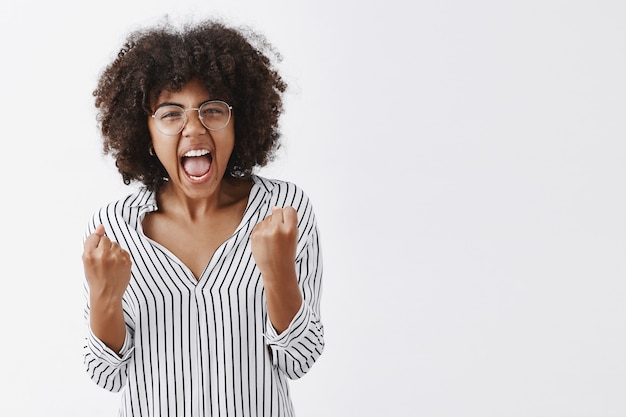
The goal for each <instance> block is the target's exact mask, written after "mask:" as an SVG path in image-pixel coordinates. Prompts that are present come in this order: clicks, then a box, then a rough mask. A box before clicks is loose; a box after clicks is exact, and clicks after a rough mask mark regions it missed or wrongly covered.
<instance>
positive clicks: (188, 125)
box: [183, 109, 208, 134]
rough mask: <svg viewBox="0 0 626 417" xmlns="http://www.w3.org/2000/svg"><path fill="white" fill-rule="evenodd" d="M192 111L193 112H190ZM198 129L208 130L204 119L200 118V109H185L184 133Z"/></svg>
mask: <svg viewBox="0 0 626 417" xmlns="http://www.w3.org/2000/svg"><path fill="white" fill-rule="evenodd" d="M189 112H191V114H189ZM196 130H202V131H206V130H208V129H207V128H206V127H205V126H204V123H202V120H200V109H186V110H185V124H184V125H183V132H187V133H184V134H190V133H192V132H194V131H196Z"/></svg>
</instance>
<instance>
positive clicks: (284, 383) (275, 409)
mask: <svg viewBox="0 0 626 417" xmlns="http://www.w3.org/2000/svg"><path fill="white" fill-rule="evenodd" d="M253 182H254V184H253V186H252V189H251V191H250V196H249V199H248V205H247V208H246V211H245V213H244V215H243V219H242V221H241V223H240V224H239V226H238V227H237V229H236V231H235V232H234V233H233V235H232V236H231V237H230V238H229V239H228V240H226V241H225V242H224V243H222V245H221V246H220V247H219V248H218V249H217V250H216V252H215V254H214V255H213V257H212V258H211V260H210V262H209V264H208V265H207V267H206V269H205V271H204V272H203V274H202V275H201V277H200V278H199V279H196V278H195V277H194V275H193V274H192V272H191V271H190V270H189V269H188V268H187V267H186V266H185V265H184V264H183V263H182V262H181V261H180V260H179V259H177V257H176V256H175V255H173V254H172V253H171V252H170V251H169V250H168V249H167V248H165V247H163V246H161V245H159V244H158V243H157V242H154V241H152V240H150V239H149V238H147V237H146V236H145V235H144V234H143V232H142V228H141V223H142V219H143V218H144V216H145V215H146V213H149V212H151V211H155V210H157V204H156V199H155V194H154V193H153V192H150V191H148V190H147V189H145V188H141V189H139V190H137V191H136V192H135V193H133V194H131V195H129V196H127V197H126V198H124V199H121V200H119V201H116V202H113V203H110V204H108V205H106V206H104V207H102V208H101V209H100V210H99V211H97V212H96V213H95V215H94V216H93V218H92V219H91V221H90V222H89V225H88V228H87V235H88V234H91V233H93V232H94V230H95V228H96V226H97V225H98V224H103V225H104V226H105V230H106V233H107V236H108V237H109V238H110V239H111V240H114V241H116V242H118V243H119V244H120V246H121V247H122V248H124V249H126V250H127V251H128V252H129V253H130V255H131V258H132V263H133V265H132V273H131V280H130V284H129V286H128V288H127V289H126V292H125V294H124V297H123V309H124V318H125V322H126V339H125V341H124V346H123V347H122V350H121V351H120V352H113V351H112V350H111V349H109V348H108V347H107V346H106V345H104V343H102V341H100V340H99V339H98V338H97V337H96V336H95V335H94V334H93V332H92V331H91V330H90V329H89V325H88V323H89V295H88V291H89V287H88V285H87V283H86V281H84V282H85V283H84V287H85V296H86V301H87V303H86V308H85V318H86V320H87V328H88V331H87V336H86V345H85V348H84V360H85V365H86V368H87V373H88V375H89V376H90V378H91V379H92V380H93V381H94V382H95V383H96V384H98V385H99V386H100V387H102V388H104V389H107V390H109V391H113V392H118V391H121V405H120V412H119V415H120V416H137V417H138V416H142V417H152V416H154V417H168V416H169V417H174V416H176V417H183V416H184V417H204V416H293V415H294V411H293V406H292V403H291V400H290V396H289V387H288V379H296V378H299V377H301V376H302V375H304V374H305V373H306V372H307V371H308V370H309V369H310V368H311V366H312V365H313V363H314V362H315V361H316V360H317V358H318V357H319V356H320V355H321V353H322V350H323V348H324V335H323V333H324V330H323V326H322V323H321V321H320V293H321V285H322V258H321V253H320V246H319V234H318V229H317V225H316V221H315V215H314V213H313V209H312V206H311V204H310V202H309V199H308V198H307V196H306V195H305V194H304V193H303V192H302V190H301V189H299V188H298V187H297V186H295V185H294V184H292V183H288V182H283V181H277V180H269V179H266V178H263V177H260V176H254V177H253ZM273 206H279V207H286V206H293V207H294V208H295V209H296V210H297V212H298V230H299V236H298V245H297V251H296V254H297V257H296V271H297V275H298V282H299V286H300V290H301V292H302V296H303V303H302V306H301V308H300V310H299V311H298V312H297V313H296V315H295V317H294V318H293V320H292V322H291V324H290V325H289V327H288V328H287V329H286V330H285V331H284V332H282V333H281V334H277V332H276V331H275V329H274V328H273V327H272V325H271V323H270V321H269V319H268V315H267V306H266V303H265V296H264V290H263V280H262V278H261V274H260V272H259V270H258V268H257V267H256V264H255V262H254V258H253V257H252V252H251V250H250V233H251V232H252V229H253V227H254V226H255V225H256V224H257V223H258V222H260V221H262V220H263V219H264V218H265V217H266V216H267V215H269V214H271V208H272V207H273ZM85 237H86V236H85Z"/></svg>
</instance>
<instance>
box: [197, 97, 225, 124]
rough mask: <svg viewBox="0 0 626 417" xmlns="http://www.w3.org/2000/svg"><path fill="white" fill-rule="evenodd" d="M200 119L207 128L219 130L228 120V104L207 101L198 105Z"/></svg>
mask: <svg viewBox="0 0 626 417" xmlns="http://www.w3.org/2000/svg"><path fill="white" fill-rule="evenodd" d="M200 120H202V124H203V125H204V126H205V127H206V128H207V129H209V130H220V129H223V128H225V127H226V125H228V122H229V121H230V106H229V105H228V104H226V103H224V102H223V101H209V102H206V103H204V104H203V105H202V106H200Z"/></svg>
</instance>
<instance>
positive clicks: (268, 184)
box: [253, 175, 311, 212]
mask: <svg viewBox="0 0 626 417" xmlns="http://www.w3.org/2000/svg"><path fill="white" fill-rule="evenodd" d="M253 180H254V183H255V185H256V186H257V188H258V189H260V191H261V192H263V193H264V194H266V196H267V197H268V203H269V204H271V205H274V206H279V207H287V206H291V207H293V208H295V209H296V210H297V211H298V212H303V211H306V210H309V209H310V206H311V201H310V199H309V196H308V195H307V194H306V192H305V191H304V190H303V189H302V188H301V187H300V186H298V185H296V184H294V183H293V182H290V181H285V180H280V179H270V178H265V177H261V176H258V175H255V176H254V177H253Z"/></svg>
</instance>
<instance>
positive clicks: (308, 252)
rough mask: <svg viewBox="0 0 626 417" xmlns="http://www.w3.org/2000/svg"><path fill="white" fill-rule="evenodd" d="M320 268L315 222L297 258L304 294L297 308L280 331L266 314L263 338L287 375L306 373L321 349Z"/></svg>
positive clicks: (301, 287) (292, 377)
mask: <svg viewBox="0 0 626 417" xmlns="http://www.w3.org/2000/svg"><path fill="white" fill-rule="evenodd" d="M322 269H323V268H322V256H321V251H320V247H319V233H318V230H317V227H316V226H315V225H314V226H313V227H312V230H311V233H310V235H309V237H308V239H307V241H306V244H305V246H304V248H303V249H302V250H301V251H300V252H299V255H298V257H297V258H296V272H297V275H298V284H299V287H300V291H301V292H302V298H303V301H302V305H301V307H300V310H299V311H298V312H297V313H296V315H295V316H294V318H293V320H292V321H291V323H290V324H289V327H288V328H287V329H286V330H285V331H283V332H282V333H281V334H277V332H276V330H275V329H274V327H273V326H272V324H271V322H270V321H269V318H268V319H267V321H266V333H265V338H266V340H267V343H268V345H269V347H270V351H271V355H272V363H273V364H274V366H276V367H278V369H280V370H281V371H282V372H284V373H285V374H286V375H287V377H289V378H290V379H297V378H300V377H302V376H303V375H304V374H305V373H307V372H308V370H309V369H311V367H312V366H313V363H315V361H316V360H317V359H318V358H319V357H320V355H321V354H322V351H323V349H324V326H323V325H322V322H321V320H320V296H321V290H322Z"/></svg>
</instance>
